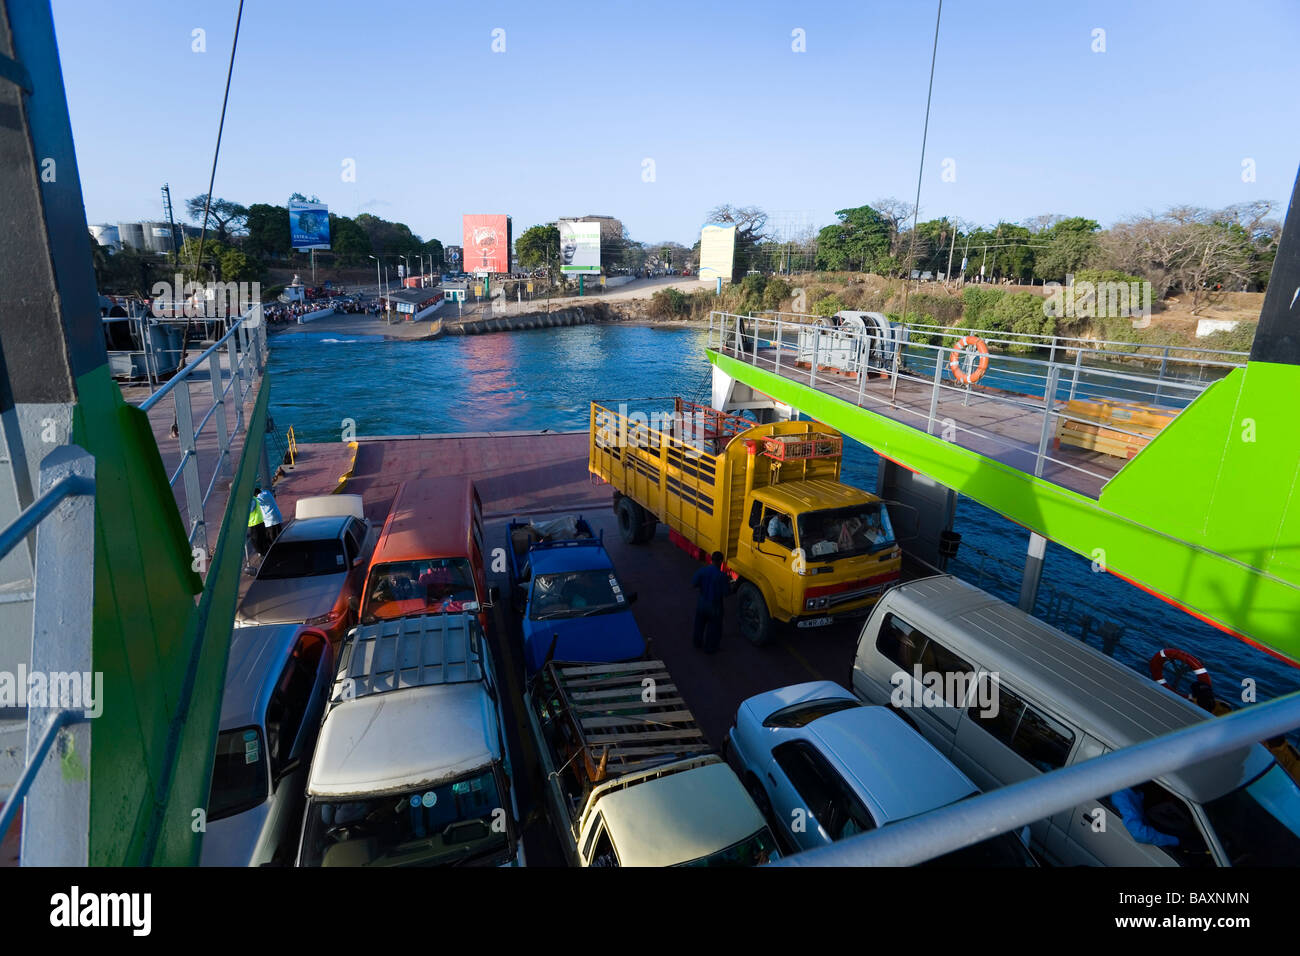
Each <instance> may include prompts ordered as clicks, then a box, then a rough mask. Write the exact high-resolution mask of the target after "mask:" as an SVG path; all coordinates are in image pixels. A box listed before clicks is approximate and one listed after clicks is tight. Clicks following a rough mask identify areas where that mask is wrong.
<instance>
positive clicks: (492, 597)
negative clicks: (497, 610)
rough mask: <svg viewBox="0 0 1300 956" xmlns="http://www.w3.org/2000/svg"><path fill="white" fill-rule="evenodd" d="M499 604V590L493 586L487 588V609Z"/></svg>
mask: <svg viewBox="0 0 1300 956" xmlns="http://www.w3.org/2000/svg"><path fill="white" fill-rule="evenodd" d="M500 603H501V589H500V588H499V587H497V586H496V585H495V584H493V585H491V586H490V587H489V588H488V607H496V606H497V605H498V604H500Z"/></svg>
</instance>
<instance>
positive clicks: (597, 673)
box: [540, 660, 712, 786]
mask: <svg viewBox="0 0 1300 956" xmlns="http://www.w3.org/2000/svg"><path fill="white" fill-rule="evenodd" d="M540 683H541V687H540V689H541V690H543V691H544V692H545V693H546V695H547V697H546V699H545V701H544V706H545V707H547V708H548V709H549V710H550V711H551V714H552V715H553V717H554V718H555V719H556V721H557V723H560V724H562V725H563V732H562V733H560V734H558V735H557V737H556V743H557V747H560V746H561V745H563V746H564V749H565V750H566V752H563V753H560V754H558V755H557V756H559V757H560V758H561V761H562V762H563V763H566V764H568V765H569V766H571V767H572V768H573V770H574V773H575V775H576V776H577V778H578V779H579V780H582V779H584V778H585V781H586V784H587V786H591V785H594V784H598V783H600V782H602V781H604V780H606V779H608V778H610V777H614V776H618V775H621V774H624V773H630V772H636V771H640V770H646V769H649V768H651V767H654V766H656V765H658V764H661V763H667V762H669V761H673V760H679V759H683V758H686V757H692V756H697V755H699V754H704V753H709V752H711V751H712V748H711V747H710V746H709V743H708V740H707V739H706V738H705V736H704V732H703V731H702V730H701V729H700V727H699V724H698V723H697V722H696V720H695V715H694V714H692V713H691V712H690V710H689V709H688V708H687V706H686V702H685V701H684V700H683V699H682V698H681V696H680V694H679V693H678V691H677V686H676V685H675V684H674V683H673V680H672V677H671V676H670V675H669V674H668V671H667V669H666V668H665V666H664V663H663V662H662V661H657V660H650V661H633V662H630V663H624V664H582V663H576V664H568V663H565V664H561V663H557V662H555V661H552V662H550V663H548V664H547V665H546V667H545V668H544V669H543V672H542V675H541V682H540ZM557 729H559V728H557ZM565 738H567V740H566V739H565Z"/></svg>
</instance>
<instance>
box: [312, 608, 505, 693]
mask: <svg viewBox="0 0 1300 956" xmlns="http://www.w3.org/2000/svg"><path fill="white" fill-rule="evenodd" d="M483 639H484V635H483V629H482V626H481V625H480V624H479V620H478V617H477V615H475V614H471V613H461V614H422V615H419V616H415V617H401V618H395V619H394V620H391V621H379V622H377V623H375V624H364V625H362V626H360V627H357V628H355V629H354V630H353V631H352V633H351V634H349V635H348V639H347V642H346V643H345V644H344V646H343V653H342V656H341V658H340V660H339V670H338V674H337V676H336V677H335V678H334V687H333V690H332V692H331V694H330V703H331V704H334V703H338V702H340V701H343V700H349V699H353V698H357V697H365V696H367V695H369V694H380V693H385V692H388V691H394V690H402V689H405V688H408V687H429V686H433V685H437V684H463V683H475V682H481V681H482V680H483V678H484V663H483Z"/></svg>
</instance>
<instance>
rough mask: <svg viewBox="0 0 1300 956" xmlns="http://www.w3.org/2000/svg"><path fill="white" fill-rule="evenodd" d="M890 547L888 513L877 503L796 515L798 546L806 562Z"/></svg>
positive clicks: (892, 533)
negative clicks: (797, 517) (806, 557)
mask: <svg viewBox="0 0 1300 956" xmlns="http://www.w3.org/2000/svg"><path fill="white" fill-rule="evenodd" d="M893 546H894V528H893V526H892V525H891V524H890V522H889V510H888V509H887V508H886V507H885V506H884V505H883V504H882V503H880V502H878V501H873V502H870V503H868V504H863V505H854V506H852V507H850V508H831V509H828V510H826V511H810V512H808V513H806V514H801V515H799V547H801V548H803V552H804V554H805V555H807V556H808V558H809V559H810V560H814V561H834V560H835V559H836V558H847V557H852V556H853V555H858V554H870V553H872V552H875V551H883V550H884V549H885V548H892V547H893Z"/></svg>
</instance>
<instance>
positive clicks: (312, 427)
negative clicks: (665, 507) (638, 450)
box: [270, 325, 1300, 699]
mask: <svg viewBox="0 0 1300 956" xmlns="http://www.w3.org/2000/svg"><path fill="white" fill-rule="evenodd" d="M704 345H705V335H704V333H703V332H698V331H694V330H684V329H653V328H637V327H624V326H610V325H586V326H576V327H573V328H561V329H546V330H538V331H532V332H513V333H510V332H506V333H498V334H493V335H480V336H466V337H450V338H445V339H440V340H438V341H435V342H390V341H385V340H383V339H382V338H380V337H376V336H353V337H349V336H346V335H342V334H339V333H302V334H291V335H281V336H276V337H274V338H273V339H272V345H271V365H270V367H271V371H272V375H273V378H272V391H271V414H272V416H273V417H274V418H275V420H276V424H277V426H278V427H279V429H280V430H281V431H283V430H284V429H286V428H287V427H288V426H289V425H293V426H294V431H295V433H296V435H297V437H298V439H299V440H300V441H304V442H319V441H338V440H339V438H340V435H341V430H342V423H343V420H344V419H348V418H350V419H352V420H353V421H355V423H356V434H358V435H363V436H377V435H414V434H432V433H441V432H467V431H509V430H527V429H542V428H551V429H556V430H574V429H582V428H586V427H587V423H588V415H589V412H588V408H589V402H591V401H592V400H593V399H596V400H615V401H617V400H620V399H634V398H644V397H652V396H655V397H657V396H670V395H682V396H685V397H687V398H691V399H694V400H697V401H704V402H707V401H708V397H709V383H710V373H709V368H710V366H709V365H708V363H707V361H706V360H705V358H704ZM843 472H844V480H845V481H847V482H849V483H850V484H854V485H858V486H860V487H863V488H866V489H869V490H873V489H874V488H875V486H876V458H875V455H874V454H873V453H872V452H871V450H870V449H868V448H867V447H866V446H864V445H861V444H858V443H857V442H852V441H850V442H846V451H845V462H844V469H843ZM956 529H957V530H958V531H960V532H961V534H962V544H961V555H960V557H959V558H958V560H957V561H956V562H955V563H954V565H953V566H951V568H950V570H952V571H953V572H954V573H956V574H958V575H959V576H961V577H963V578H966V579H968V580H970V581H972V582H973V583H975V584H978V585H979V586H980V587H983V588H985V589H986V590H989V591H991V592H993V593H994V594H997V595H998V596H1000V597H1002V598H1004V599H1007V600H1009V601H1011V602H1013V603H1014V602H1015V601H1016V600H1017V598H1018V596H1019V590H1020V577H1019V573H1020V570H1019V569H1020V568H1022V567H1023V565H1024V555H1025V549H1026V546H1027V543H1028V533H1027V532H1026V531H1025V530H1024V529H1023V528H1021V527H1019V526H1018V525H1015V524H1013V523H1012V522H1009V521H1007V520H1005V519H1003V518H1001V517H1000V516H998V515H997V514H995V513H993V512H992V511H989V510H988V509H987V508H984V507H982V506H980V505H978V504H976V503H975V502H974V501H971V500H969V499H967V498H961V499H960V500H959V503H958V506H957V519H956ZM1071 598H1072V599H1073V602H1074V603H1073V605H1072V606H1065V605H1067V604H1068V599H1071ZM1062 607H1064V609H1065V612H1066V613H1065V616H1064V617H1062V616H1061V614H1060V609H1061V608H1062ZM1084 611H1086V612H1088V613H1090V614H1091V616H1092V617H1093V622H1092V623H1091V624H1090V625H1089V626H1088V630H1089V632H1090V633H1089V634H1088V635H1087V636H1086V637H1083V638H1082V639H1085V640H1087V641H1088V643H1090V644H1092V645H1094V646H1096V647H1098V648H1099V649H1100V648H1101V647H1102V640H1101V636H1100V629H1101V625H1102V624H1103V623H1104V622H1112V623H1113V624H1114V625H1116V626H1118V627H1121V628H1122V629H1123V631H1122V635H1121V637H1120V638H1119V641H1118V644H1117V645H1116V646H1115V647H1114V648H1113V649H1112V653H1113V654H1114V656H1115V657H1116V659H1118V660H1121V661H1123V662H1124V663H1126V664H1128V665H1130V666H1132V667H1135V668H1138V669H1139V670H1141V671H1143V672H1144V673H1145V672H1146V662H1147V660H1148V659H1149V658H1150V657H1151V656H1152V655H1153V654H1154V653H1155V652H1156V651H1157V650H1159V649H1160V648H1161V647H1169V646H1174V647H1181V648H1183V649H1184V650H1187V651H1190V652H1191V653H1192V654H1195V655H1196V656H1197V657H1199V658H1201V660H1202V661H1204V662H1205V664H1206V665H1207V666H1208V667H1209V669H1210V672H1211V675H1212V676H1213V678H1214V680H1215V685H1216V689H1218V690H1219V692H1220V693H1221V694H1222V695H1224V696H1228V695H1232V694H1233V688H1234V686H1236V685H1239V682H1240V681H1241V680H1242V679H1243V678H1252V679H1254V680H1255V682H1256V683H1257V685H1258V694H1259V697H1260V698H1261V699H1265V698H1269V697H1274V696H1277V695H1278V694H1281V693H1285V692H1287V691H1291V690H1295V689H1297V688H1300V669H1296V668H1292V667H1289V666H1287V665H1286V664H1283V663H1281V662H1279V661H1277V660H1276V659H1274V658H1272V657H1270V656H1269V655H1267V654H1265V653H1263V652H1262V651H1258V650H1256V649H1254V648H1252V647H1251V646H1250V645H1248V644H1245V643H1243V642H1241V641H1238V640H1236V639H1235V638H1231V637H1229V636H1226V635H1224V634H1222V633H1221V632H1219V631H1217V630H1215V629H1214V628H1212V627H1210V626H1209V625H1207V624H1203V623H1202V622H1200V621H1198V620H1196V619H1195V618H1193V617H1191V616H1190V615H1187V614H1184V613H1182V612H1181V611H1178V610H1176V609H1174V608H1171V607H1169V606H1168V605H1166V604H1164V603H1163V602H1161V601H1159V600H1158V599H1156V598H1154V597H1151V596H1150V595H1148V594H1146V593H1145V592H1143V591H1140V590H1138V589H1137V588H1134V587H1132V586H1131V585H1129V584H1126V583H1125V582H1123V581H1121V580H1119V579H1118V578H1115V577H1112V576H1110V575H1107V574H1096V573H1093V571H1092V568H1091V564H1090V562H1089V561H1087V560H1085V559H1084V558H1082V557H1080V556H1078V555H1075V554H1073V553H1072V552H1069V551H1067V550H1065V549H1064V548H1061V547H1058V546H1056V545H1049V546H1048V551H1047V560H1046V564H1045V567H1044V570H1043V581H1042V585H1041V587H1040V589H1039V603H1038V607H1037V609H1036V613H1038V614H1039V616H1043V617H1047V618H1048V619H1050V620H1052V622H1053V623H1055V624H1057V626H1059V627H1062V629H1064V630H1066V631H1067V632H1069V633H1072V634H1074V635H1075V636H1076V637H1079V636H1081V633H1082V631H1083V626H1082V624H1081V621H1080V613H1081V612H1084Z"/></svg>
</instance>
